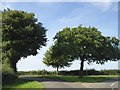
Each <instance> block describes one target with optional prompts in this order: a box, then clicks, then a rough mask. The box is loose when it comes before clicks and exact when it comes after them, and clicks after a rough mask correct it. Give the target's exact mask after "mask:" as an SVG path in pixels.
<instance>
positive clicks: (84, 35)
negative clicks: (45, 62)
mask: <svg viewBox="0 0 120 90" xmlns="http://www.w3.org/2000/svg"><path fill="white" fill-rule="evenodd" d="M54 40H55V41H56V42H57V44H58V46H65V47H66V48H63V49H62V50H63V52H62V53H63V54H64V55H65V56H69V58H72V60H76V59H78V60H80V61H81V63H80V76H81V77H82V76H83V67H84V62H85V61H87V63H88V64H90V63H92V62H96V63H97V64H104V63H105V62H107V61H108V60H110V61H117V60H119V59H120V57H119V56H120V49H119V48H118V46H119V42H120V40H118V39H117V38H115V37H106V36H103V35H102V34H101V32H100V31H98V29H97V28H95V27H83V26H82V25H80V26H78V27H75V28H69V27H66V28H64V29H63V30H62V31H59V32H58V33H57V34H56V36H55V37H54ZM58 48H59V47H58Z"/></svg>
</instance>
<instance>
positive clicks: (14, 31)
mask: <svg viewBox="0 0 120 90" xmlns="http://www.w3.org/2000/svg"><path fill="white" fill-rule="evenodd" d="M1 13H2V60H3V63H4V62H8V63H10V65H11V67H12V68H13V69H14V71H16V63H17V62H18V60H20V58H21V57H23V58H26V57H27V56H29V55H36V54H37V53H38V52H37V50H38V49H40V48H42V46H45V45H46V41H47V38H46V28H45V27H43V26H42V23H40V22H38V19H37V18H35V14H34V13H27V12H25V11H20V10H10V9H5V10H4V11H2V12H1Z"/></svg>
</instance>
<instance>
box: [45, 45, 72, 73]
mask: <svg viewBox="0 0 120 90" xmlns="http://www.w3.org/2000/svg"><path fill="white" fill-rule="evenodd" d="M56 45H57V44H55V45H53V46H51V47H50V48H49V50H47V52H46V53H45V55H44V58H43V63H44V64H46V65H47V66H52V67H53V68H57V71H58V69H59V68H64V67H65V66H66V67H69V66H70V65H71V63H70V62H69V61H70V60H69V58H68V57H66V56H64V55H63V54H62V50H63V49H62V48H61V47H58V46H56Z"/></svg>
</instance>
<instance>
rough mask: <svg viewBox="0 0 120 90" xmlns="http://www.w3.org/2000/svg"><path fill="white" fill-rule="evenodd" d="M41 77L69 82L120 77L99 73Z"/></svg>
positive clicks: (93, 81)
mask: <svg viewBox="0 0 120 90" xmlns="http://www.w3.org/2000/svg"><path fill="white" fill-rule="evenodd" d="M40 78H49V79H54V80H62V81H67V82H86V83H95V82H103V81H107V80H111V79H115V78H118V76H117V75H98V76H84V77H83V78H79V77H78V76H41V77H40Z"/></svg>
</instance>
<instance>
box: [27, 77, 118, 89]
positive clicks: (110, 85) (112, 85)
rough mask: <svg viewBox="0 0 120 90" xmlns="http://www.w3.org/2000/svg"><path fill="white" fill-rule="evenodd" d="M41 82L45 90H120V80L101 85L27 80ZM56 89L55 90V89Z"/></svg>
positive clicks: (41, 79)
mask: <svg viewBox="0 0 120 90" xmlns="http://www.w3.org/2000/svg"><path fill="white" fill-rule="evenodd" d="M25 79H31V80H36V81H40V82H41V83H42V84H43V85H44V87H45V88H46V89H45V90H47V89H48V90H50V88H51V90H54V89H55V90H70V89H71V90H73V88H74V89H75V88H76V89H78V90H118V89H117V88H118V80H110V81H106V82H100V83H81V82H64V81H56V80H52V79H45V78H28V77H27V78H25ZM53 88H54V89H53ZM76 89H75V90H76Z"/></svg>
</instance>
